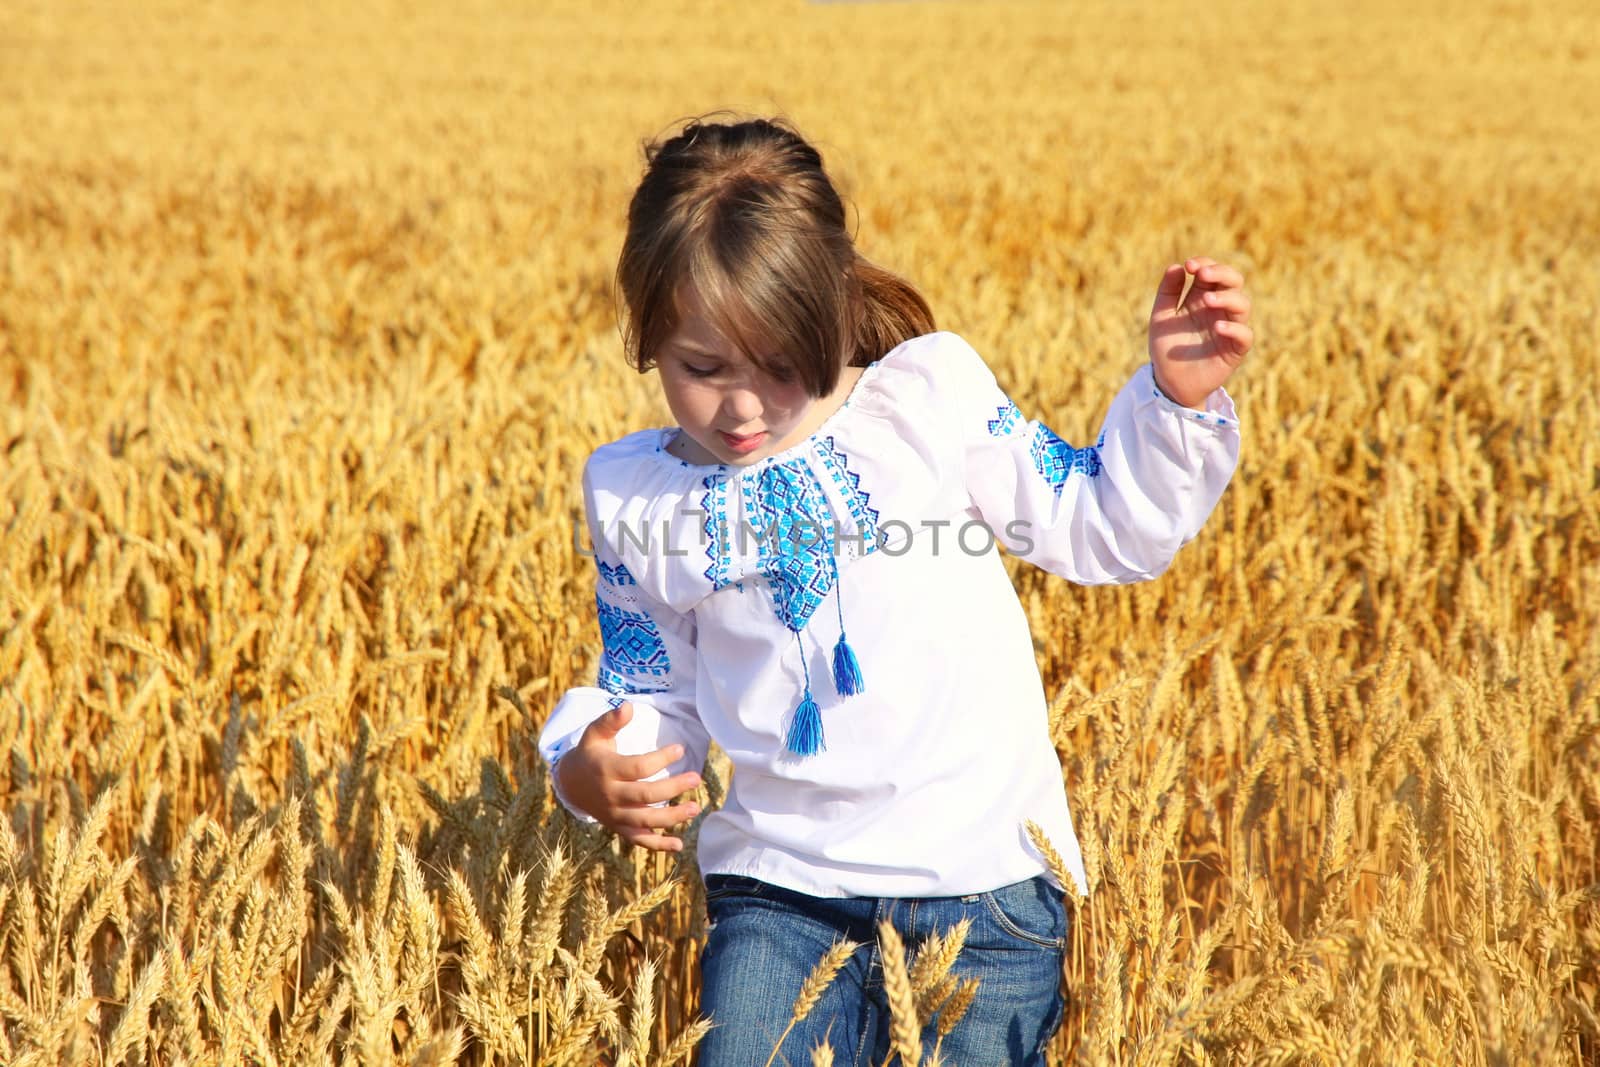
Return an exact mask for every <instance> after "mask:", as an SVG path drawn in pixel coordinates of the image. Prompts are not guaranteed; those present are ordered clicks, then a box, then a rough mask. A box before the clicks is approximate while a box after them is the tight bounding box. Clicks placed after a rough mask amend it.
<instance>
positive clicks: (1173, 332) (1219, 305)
mask: <svg viewBox="0 0 1600 1067" xmlns="http://www.w3.org/2000/svg"><path fill="white" fill-rule="evenodd" d="M1191 274H1192V275H1194V284H1193V285H1191V286H1190V287H1189V292H1188V293H1187V294H1185V293H1184V291H1183V283H1184V281H1185V279H1186V278H1187V277H1188V276H1189V275H1191ZM1254 341H1255V335H1254V333H1253V332H1252V331H1251V329H1250V297H1249V296H1248V295H1247V294H1246V293H1245V291H1244V276H1243V275H1241V274H1240V273H1239V272H1238V271H1237V270H1234V269H1233V268H1232V267H1230V266H1228V265H1227V264H1225V263H1218V262H1217V261H1216V260H1214V259H1210V258H1208V257H1206V256H1196V257H1194V258H1192V259H1188V260H1185V261H1184V262H1183V263H1182V264H1178V263H1174V264H1173V265H1172V266H1170V267H1168V268H1167V272H1166V273H1165V274H1163V275H1162V276H1161V285H1160V286H1159V287H1158V288H1157V289H1156V303H1155V307H1153V308H1151V309H1150V362H1151V364H1152V369H1153V370H1154V371H1155V376H1156V384H1157V385H1158V386H1160V387H1161V391H1162V392H1163V393H1166V394H1167V395H1168V396H1169V397H1171V398H1172V399H1173V400H1176V401H1177V402H1178V403H1180V404H1182V405H1183V406H1184V407H1191V408H1197V407H1201V406H1202V405H1204V404H1205V401H1206V397H1208V396H1210V395H1211V393H1212V391H1213V390H1214V389H1216V388H1217V387H1218V386H1220V385H1221V384H1222V383H1223V382H1225V381H1227V380H1228V377H1229V376H1230V375H1232V374H1233V372H1234V371H1236V370H1238V369H1239V364H1240V363H1242V362H1244V357H1245V353H1246V352H1249V351H1250V346H1251V344H1253V343H1254Z"/></svg>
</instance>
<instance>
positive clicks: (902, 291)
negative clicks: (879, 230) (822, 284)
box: [850, 252, 935, 366]
mask: <svg viewBox="0 0 1600 1067" xmlns="http://www.w3.org/2000/svg"><path fill="white" fill-rule="evenodd" d="M854 269H855V275H856V280H857V281H858V282H859V283H860V286H861V305H860V315H859V317H858V320H857V324H856V337H855V342H856V343H855V354H854V356H853V357H852V358H851V360H850V362H851V363H853V364H855V365H857V366H865V365H866V364H868V363H871V362H873V361H874V360H877V359H880V358H882V357H883V356H884V355H885V354H886V353H887V352H888V351H889V350H890V349H892V348H895V347H896V346H898V345H899V344H901V343H902V342H905V341H909V340H911V338H913V337H920V336H922V335H923V334H925V333H932V332H933V331H934V329H935V327H934V324H933V311H932V310H931V309H929V307H928V302H927V301H926V300H924V299H923V297H922V294H921V293H919V292H917V290H916V288H915V287H914V286H913V285H912V284H911V283H910V282H908V281H906V280H905V279H904V278H902V277H900V276H899V275H898V274H894V273H892V272H890V271H886V270H884V269H883V268H882V267H880V266H878V265H877V264H875V263H872V262H870V261H869V260H867V259H866V258H865V257H864V256H862V255H861V254H860V253H859V252H858V253H856V257H855V267H854Z"/></svg>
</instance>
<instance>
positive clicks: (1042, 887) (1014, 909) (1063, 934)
mask: <svg viewBox="0 0 1600 1067" xmlns="http://www.w3.org/2000/svg"><path fill="white" fill-rule="evenodd" d="M982 897H983V903H984V906H985V907H986V908H988V910H989V915H990V917H991V918H993V919H994V921H995V923H996V925H998V926H999V927H1000V929H1002V930H1004V931H1005V932H1006V933H1008V934H1010V935H1011V936H1012V937H1014V938H1017V939H1019V940H1021V941H1025V942H1027V943H1028V944H1030V945H1036V946H1038V947H1040V948H1053V949H1061V948H1064V947H1065V945H1066V943H1067V912H1066V904H1065V901H1064V900H1063V898H1062V895H1061V891H1060V890H1058V889H1056V887H1055V886H1053V885H1051V884H1050V883H1049V881H1048V880H1046V879H1045V878H1044V876H1043V875H1041V876H1039V877H1037V878H1030V879H1028V880H1027V881H1025V882H1017V883H1015V884H1014V885H1006V886H1001V887H1000V888H999V889H991V890H990V891H989V892H987V893H984V894H982Z"/></svg>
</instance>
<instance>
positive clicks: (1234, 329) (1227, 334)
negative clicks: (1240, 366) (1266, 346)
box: [1211, 319, 1256, 356]
mask: <svg viewBox="0 0 1600 1067" xmlns="http://www.w3.org/2000/svg"><path fill="white" fill-rule="evenodd" d="M1211 329H1212V331H1213V332H1215V333H1216V335H1217V336H1218V337H1221V338H1222V339H1223V340H1225V341H1227V342H1228V344H1230V345H1232V346H1233V350H1234V351H1235V352H1237V353H1238V354H1239V355H1241V356H1242V355H1244V354H1245V353H1246V352H1249V351H1250V346H1251V345H1253V344H1255V342H1256V335H1255V331H1254V330H1252V329H1250V327H1248V326H1246V325H1245V324H1244V323H1242V322H1234V321H1232V320H1231V319H1224V320H1222V321H1221V322H1219V323H1217V324H1216V325H1215V326H1213V327H1212V328H1211Z"/></svg>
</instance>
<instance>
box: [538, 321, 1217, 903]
mask: <svg viewBox="0 0 1600 1067" xmlns="http://www.w3.org/2000/svg"><path fill="white" fill-rule="evenodd" d="M675 432H676V431H675V430H673V429H650V430H641V431H639V432H637V433H633V434H629V435H628V436H626V437H623V438H622V439H620V440H618V441H615V442H613V443H611V444H608V445H605V446H603V447H601V448H600V449H598V450H597V451H596V452H595V453H594V455H593V456H592V457H591V458H590V460H589V462H588V464H587V466H586V467H585V470H584V499H585V503H586V506H587V511H588V525H589V534H590V538H591V542H592V544H593V546H594V550H595V558H596V563H597V567H598V572H599V573H598V579H597V594H596V599H597V608H598V615H599V622H600V633H601V638H602V642H603V652H602V655H601V661H600V668H599V678H598V679H597V680H596V684H595V685H594V686H584V687H579V688H574V689H570V690H568V691H567V693H566V694H565V695H564V696H563V697H562V699H561V701H560V702H559V703H558V704H557V706H556V708H555V710H554V711H553V712H552V713H551V715H550V719H549V721H548V722H547V723H546V725H545V727H544V730H543V731H542V733H541V735H540V739H539V748H540V751H541V752H542V753H543V755H544V757H545V758H546V759H547V760H550V761H552V762H553V761H554V760H556V759H558V758H559V757H560V756H561V755H562V754H563V753H564V752H566V751H567V750H568V749H570V748H571V747H572V746H573V745H574V744H575V743H576V742H577V741H578V739H579V738H580V737H581V736H582V733H583V730H584V728H585V727H586V726H588V724H589V723H590V722H592V721H593V720H594V719H595V718H597V717H598V716H599V715H601V714H602V713H604V712H605V711H606V710H607V709H608V708H610V707H613V706H615V705H616V704H618V703H620V702H621V701H622V700H623V699H627V700H629V701H631V703H632V704H633V709H634V715H633V719H632V721H631V722H629V724H628V725H627V726H626V727H624V728H623V730H622V732H621V734H619V736H618V738H617V743H618V749H619V750H620V751H622V752H624V753H628V754H632V753H642V752H648V751H650V750H653V749H656V748H659V747H662V746H664V745H668V744H672V743H675V742H676V743H681V744H682V745H683V746H684V750H685V752H686V753H687V754H686V755H685V756H684V758H683V759H682V760H681V761H679V762H678V763H676V764H674V765H673V766H672V767H669V768H667V769H666V770H665V771H662V772H661V776H665V775H667V774H677V773H681V772H682V771H685V770H699V769H700V767H701V765H702V764H703V763H704V761H705V756H706V750H707V747H708V742H709V741H710V740H712V739H715V740H716V742H717V743H718V744H719V745H721V746H722V748H723V750H724V751H726V752H727V754H728V756H729V757H730V758H731V760H732V762H733V766H734V773H733V778H732V781H731V782H730V783H729V788H728V793H727V797H726V799H725V801H724V803H723V805H722V807H721V808H720V809H719V810H716V811H713V812H710V813H708V814H707V815H706V816H705V817H704V822H703V824H702V827H701V830H700V839H699V861H700V867H701V870H702V872H703V873H705V874H713V873H727V874H743V875H749V876H751V877H755V878H760V879H762V880H764V881H768V882H772V883H775V884H777V885H781V886H785V887H787V888H790V889H794V890H797V891H800V892H803V893H808V894H811V895H813V896H827V897H837V896H898V897H923V896H948V895H957V894H967V893H976V892H983V891H986V890H990V889H995V888H998V887H1000V886H1002V885H1007V884H1010V883H1012V882H1017V881H1021V880H1023V879H1025V878H1031V877H1033V876H1035V875H1037V874H1039V873H1040V872H1041V871H1044V870H1045V866H1044V863H1043V860H1042V858H1041V857H1040V856H1039V855H1038V853H1037V852H1036V851H1035V850H1034V848H1033V846H1032V844H1031V843H1030V842H1029V840H1028V838H1027V835H1026V832H1025V830H1024V822H1025V820H1028V819H1032V820H1034V821H1035V822H1037V823H1039V824H1040V825H1041V826H1042V827H1043V828H1044V830H1045V832H1046V833H1047V834H1048V835H1049V836H1050V838H1051V840H1052V841H1053V842H1054V844H1055V846H1056V848H1057V849H1058V850H1059V851H1060V853H1061V855H1062V856H1063V858H1064V859H1065V860H1066V863H1067V867H1068V870H1069V871H1070V872H1071V874H1072V876H1073V877H1074V879H1075V880H1076V881H1077V882H1078V887H1077V888H1078V890H1079V891H1080V892H1084V891H1086V890H1087V886H1086V884H1085V879H1084V873H1083V860H1082V856H1081V854H1080V852H1079V848H1078V841H1077V837H1076V836H1075V834H1074V832H1073V829H1072V817H1071V815H1070V813H1069V810H1068V805H1067V796H1066V791H1065V787H1064V782H1063V778H1062V773H1061V767H1060V764H1059V762H1058V760H1057V758H1056V754H1055V751H1054V748H1053V746H1052V744H1051V740H1050V737H1049V735H1048V727H1047V722H1046V707H1047V702H1046V699H1045V694H1044V688H1043V685H1042V683H1041V681H1040V677H1039V669H1038V664H1037V662H1036V660H1035V659H1034V651H1033V643H1032V638H1031V636H1030V634H1029V630H1028V622H1027V618H1026V616H1025V615H1024V613H1023V609H1022V605H1021V604H1020V602H1019V601H1018V599H1017V595H1016V592H1015V590H1014V588H1013V586H1012V584H1011V581H1010V578H1009V576H1008V575H1007V574H1006V571H1005V569H1004V567H1003V566H1002V564H1001V559H1000V556H999V554H998V552H996V551H995V548H994V542H995V541H996V540H998V541H999V542H1000V543H1001V544H1003V545H1005V547H1006V548H1007V550H1008V551H1011V552H1013V553H1016V554H1019V555H1021V556H1023V557H1024V558H1026V559H1028V560H1029V561H1031V562H1033V563H1035V564H1037V565H1038V566H1040V567H1043V568H1044V569H1046V570H1048V571H1050V572H1051V573H1053V574H1057V575H1060V576H1061V577H1063V578H1066V579H1069V580H1071V581H1075V582H1083V583H1109V582H1135V581H1140V580H1143V579H1147V578H1154V577H1156V576H1157V575H1159V574H1161V573H1162V572H1163V571H1165V570H1166V568H1167V567H1168V565H1169V564H1170V563H1171V561H1172V558H1173V556H1174V554H1175V553H1176V552H1177V551H1178V549H1179V547H1180V546H1182V545H1183V544H1184V543H1185V542H1187V541H1189V540H1190V539H1191V538H1193V537H1194V536H1195V534H1196V533H1197V532H1198V531H1199V529H1200V527H1201V525H1202V524H1203V523H1204V522H1205V520H1206V517H1207V516H1208V515H1209V514H1210V513H1211V510H1212V508H1213V507H1214V506H1215V504H1216V502H1217V500H1218V498H1219V497H1220V496H1221V495H1222V492H1223V489H1224V488H1225V487H1226V486H1227V484H1228V480H1229V478H1230V477H1231V476H1232V474H1233V470H1234V467H1235V465H1236V463H1237V460H1238V451H1239V423H1238V420H1237V418H1236V417H1235V412H1234V407H1233V403H1232V401H1231V400H1230V399H1229V398H1228V396H1227V394H1226V393H1225V392H1224V391H1223V390H1220V389H1219V390H1217V391H1216V392H1215V393H1213V394H1212V395H1211V397H1210V398H1209V399H1208V400H1207V403H1206V408H1205V410H1204V411H1199V410H1194V409H1190V408H1185V407H1182V406H1180V405H1178V404H1175V403H1173V402H1172V401H1170V400H1168V399H1167V398H1166V397H1165V396H1164V395H1163V394H1162V393H1161V392H1160V391H1159V390H1158V389H1157V388H1156V385H1155V380H1154V377H1153V375H1152V373H1151V371H1150V368H1149V366H1148V365H1146V366H1144V367H1143V368H1141V369H1140V370H1139V371H1138V372H1137V373H1136V374H1135V375H1134V376H1133V378H1132V380H1130V381H1129V382H1128V384H1127V385H1126V386H1124V387H1123V388H1122V390H1121V391H1120V392H1119V393H1118V394H1117V396H1116V398H1115V399H1114V400H1113V401H1112V404H1111V409H1110V411H1109V412H1108V413H1107V415H1106V418H1105V422H1104V424H1103V427H1102V429H1101V432H1100V435H1099V438H1098V440H1097V441H1096V442H1095V444H1094V445H1093V446H1091V447H1086V448H1074V447H1073V446H1071V445H1068V444H1067V443H1066V442H1064V441H1062V440H1061V438H1059V437H1057V436H1056V435H1055V434H1054V433H1052V432H1051V431H1050V430H1049V429H1047V428H1046V427H1045V426H1044V425H1042V424H1041V423H1039V422H1036V421H1029V420H1027V419H1025V418H1024V417H1023V415H1022V414H1021V413H1020V412H1019V410H1018V409H1017V407H1016V405H1015V404H1013V403H1012V402H1011V400H1010V399H1009V398H1008V397H1007V396H1006V395H1005V393H1004V392H1003V391H1002V390H1001V389H1000V388H999V386H998V385H997V383H996V381H995V378H994V375H993V373H991V372H990V370H989V368H988V366H987V365H986V364H985V363H984V361H983V360H982V358H981V357H980V356H979V355H978V354H977V353H976V352H975V351H973V349H972V348H971V347H970V346H969V345H967V343H966V342H964V341H963V340H962V339H961V338H959V337H957V336H956V335H954V334H950V333H934V334H928V335H926V336H923V337H917V338H914V339H912V340H910V341H907V342H905V343H904V344H902V345H900V346H898V347H897V348H895V349H894V350H893V351H892V352H890V353H889V354H888V355H886V356H884V357H883V358H882V359H881V360H879V361H878V362H876V363H874V364H872V365H871V366H870V367H867V368H866V369H865V370H864V371H863V373H862V375H861V377H860V379H859V380H858V381H857V383H856V384H855V386H854V387H853V388H852V390H851V393H850V395H849V397H848V398H847V400H846V402H845V404H844V405H843V406H842V407H840V408H839V409H838V410H837V411H836V412H834V414H833V415H832V416H830V417H829V418H828V420H827V421H826V422H825V423H823V424H822V426H821V427H820V428H819V429H818V430H817V432H816V433H814V434H813V435H812V436H811V437H809V438H808V439H807V440H805V441H803V442H801V443H800V444H798V445H795V446H794V447H792V448H790V449H787V450H785V451H783V452H780V453H777V454H775V455H772V456H770V457H767V458H765V459H763V460H760V461H758V462H756V463H754V464H752V465H750V466H743V467H737V466H714V465H705V466H697V465H693V464H689V463H687V462H685V461H683V460H680V459H678V458H676V457H675V456H673V455H671V454H669V453H668V452H667V451H666V449H665V446H666V444H667V442H668V441H670V440H671V438H672V436H673V434H674V433H675ZM846 650H848V652H847V651H846ZM850 653H853V656H852V655H850ZM852 659H853V664H852V662H851V660H852ZM836 661H837V662H836ZM836 667H837V669H836ZM852 667H854V668H855V669H856V670H858V672H859V677H858V678H853V677H851V675H852ZM854 682H859V690H860V691H857V692H854V693H853V695H845V694H847V693H850V691H851V690H852V689H854V688H856V686H855V685H854V684H852V683H854ZM808 699H809V701H810V702H811V703H812V704H814V705H815V712H816V714H814V715H813V714H811V712H812V709H803V710H802V709H801V705H803V704H805V703H806V702H807V700H808ZM819 725H820V737H818V736H817V735H816V731H817V727H818V726H819ZM564 802H565V801H564ZM568 806H569V808H570V807H571V805H570V804H569V805H568ZM575 814H577V815H579V817H582V818H587V817H588V816H587V815H585V814H584V813H582V812H575Z"/></svg>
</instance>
